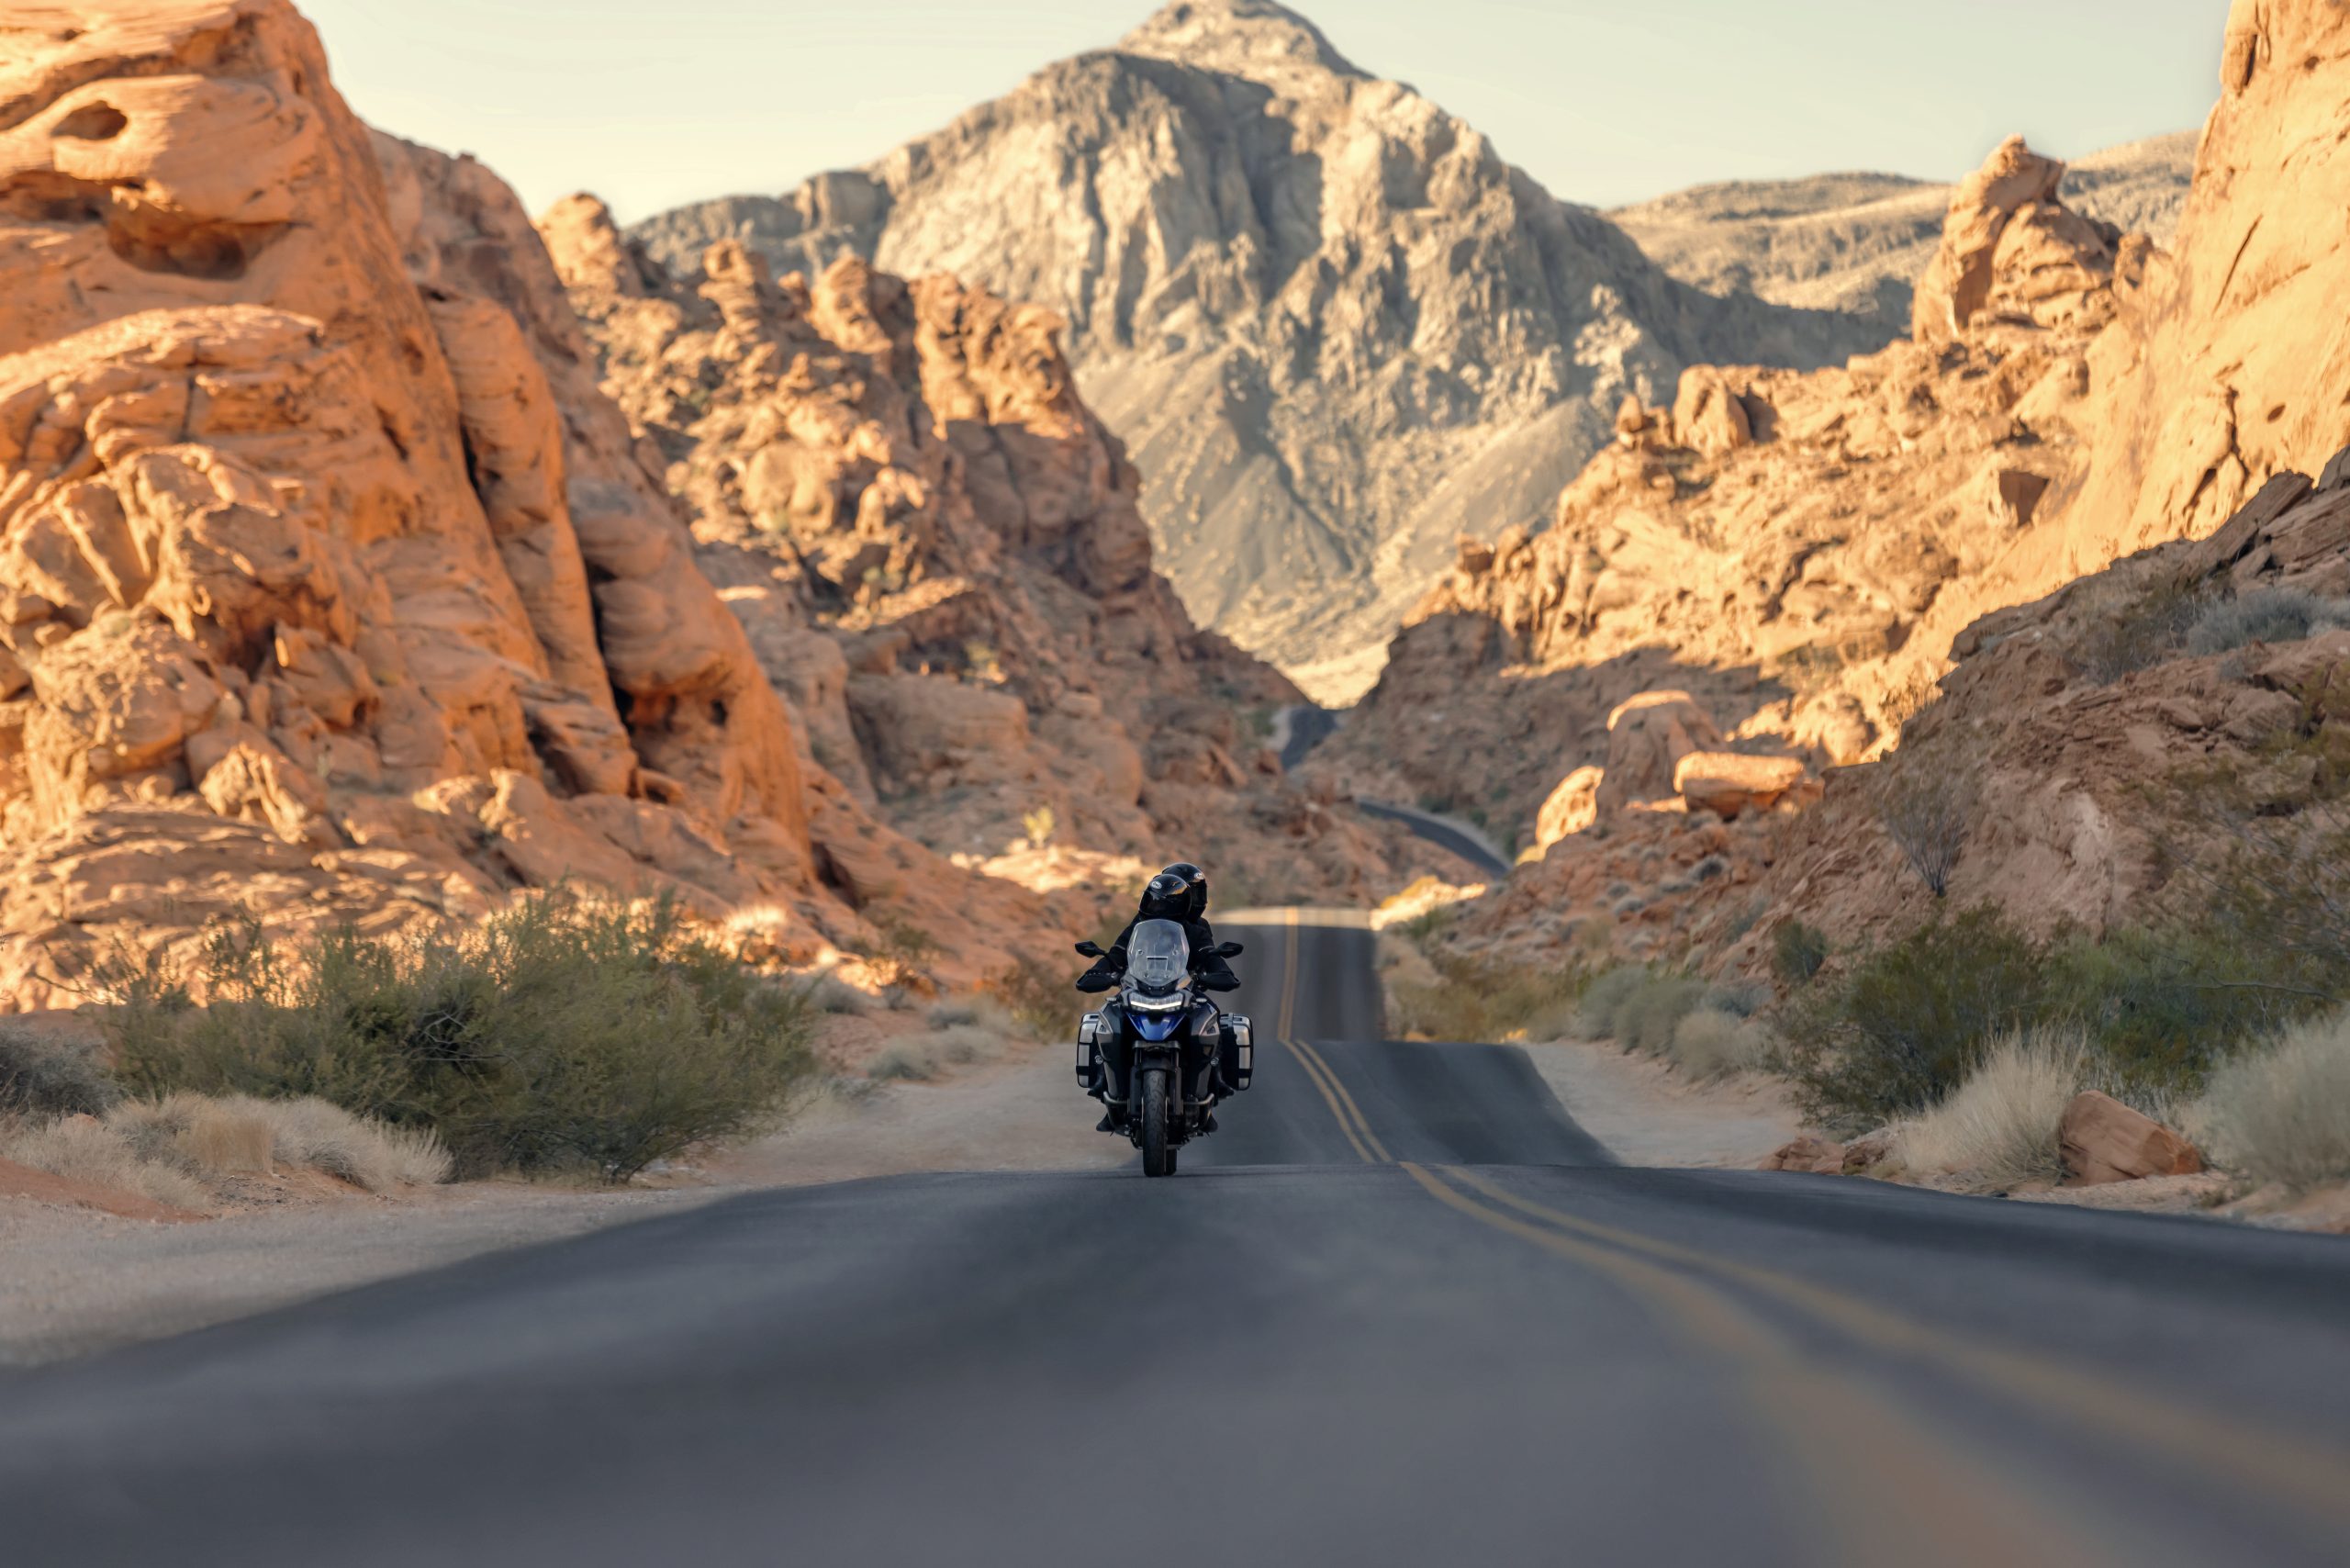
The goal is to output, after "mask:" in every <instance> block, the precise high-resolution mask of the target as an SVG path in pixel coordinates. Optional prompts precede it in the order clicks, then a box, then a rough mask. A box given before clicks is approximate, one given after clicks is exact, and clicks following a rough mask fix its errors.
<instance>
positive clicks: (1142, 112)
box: [632, 0, 1885, 700]
mask: <svg viewBox="0 0 2350 1568" xmlns="http://www.w3.org/2000/svg"><path fill="white" fill-rule="evenodd" d="M632 232H633V233H634V234H635V235H636V236H637V237H638V238H640V239H642V240H643V241H644V242H645V244H646V246H647V248H648V250H649V251H650V252H652V253H653V254H654V256H655V258H656V259H658V260H660V261H662V262H663V263H666V264H667V265H668V266H670V267H671V268H672V269H673V270H676V271H677V272H679V273H680V274H685V275H690V274H691V273H692V272H693V270H694V268H695V267H696V265H697V264H698V262H699V256H700V254H701V252H703V250H704V249H705V248H706V247H708V246H709V245H710V244H711V243H713V242H715V241H722V240H733V241H739V242H740V243H742V244H743V245H744V246H745V247H746V248H747V249H749V250H751V251H754V252H757V253H759V254H760V255H762V256H763V257H765V258H766V259H767V262H768V263H769V264H770V265H771V267H772V268H773V270H774V271H775V273H776V274H778V275H784V274H789V273H794V272H797V273H800V274H803V275H805V276H808V277H814V276H816V275H818V274H821V273H822V271H823V269H824V268H825V267H826V266H827V265H829V264H831V263H833V262H834V261H835V260H837V259H838V258H840V257H842V256H844V255H850V254H854V255H857V256H860V257H865V258H867V259H869V260H871V261H872V262H874V263H875V264H877V265H878V266H881V267H884V268H886V269H888V270H890V271H891V272H896V273H900V274H906V275H909V276H915V275H920V274H926V273H931V272H946V273H950V274H955V275H957V276H959V277H963V278H965V279H967V280H968V281H970V282H972V283H974V284H976V285H979V286H984V287H986V288H988V289H990V290H991V291H992V292H994V293H996V294H998V295H1001V296H1002V297H1006V298H1015V299H1024V300H1031V301H1035V302H1037V303H1039V304H1042V305H1045V306H1046V307H1048V308H1051V309H1053V310H1055V311H1057V312H1058V313H1059V314H1060V315H1061V316H1062V317H1063V318H1064V319H1065V320H1066V321H1067V323H1068V331H1069V352H1070V359H1071V363H1072V364H1073V365H1074V367H1075V370H1076V373H1077V375H1078V377H1079V380H1080V384H1081V386H1083V388H1084V391H1085V394H1086V397H1087V398H1088V400H1089V401H1090V402H1091V404H1092V406H1093V407H1094V408H1095V409H1097V410H1098V411H1099V412H1100V413H1101V415H1102V418H1103V420H1105V421H1106V422H1107V423H1108V424H1109V425H1110V427H1111V428H1112V429H1113V430H1116V431H1119V432H1120V434H1121V435H1122V436H1124V437H1125V441H1126V443H1127V445H1128V446H1129V448H1130V449H1131V451H1132V453H1133V454H1134V460H1135V463H1136V466H1137V467H1138V468H1139V469H1140V471H1141V473H1142V475H1143V477H1144V480H1145V482H1146V494H1147V498H1148V499H1147V503H1146V508H1145V510H1146V515H1147V518H1148V521H1149V522H1150V526H1151V530H1152V532H1153V535H1154V537H1155V539H1156V540H1157V542H1158V547H1159V552H1160V558H1161V559H1162V560H1163V561H1164V562H1165V563H1166V564H1167V569H1168V572H1169V576H1170V577H1171V578H1172V579H1173V581H1174V582H1175V584H1176V587H1177V588H1178V589H1179V590H1180V592H1181V595H1182V597H1183V599H1184V602H1185V603H1186V604H1187V605H1189V606H1190V607H1191V609H1192V613H1193V614H1194V615H1195V616H1196V617H1198V618H1199V619H1200V620H1202V621H1203V622H1205V623H1207V624H1209V625H1212V626H1214V628H1215V629H1217V630H1218V631H1221V632H1223V633H1226V634H1228V635H1230V636H1231V637H1233V638H1234V639H1235V640H1236V641H1237V642H1238V643H1239V644H1242V645H1244V646H1246V647H1248V648H1250V649H1252V650H1255V651H1257V652H1259V653H1260V654H1263V655H1267V656H1269V657H1270V658H1272V659H1274V660H1275V661H1276V662H1277V663H1279V664H1281V666H1283V667H1284V668H1285V669H1287V670H1288V671H1289V672H1290V673H1291V674H1292V676H1294V677H1296V678H1298V679H1299V680H1300V681H1301V682H1302V683H1303V684H1304V685H1305V686H1307V687H1308V688H1309V689H1312V690H1313V691H1314V692H1315V693H1316V695H1318V696H1320V697H1323V698H1326V699H1333V700H1345V699H1349V698H1351V697H1352V696H1353V695H1355V694H1357V693H1359V692H1360V690H1361V689H1363V688H1364V687H1365V686H1366V685H1367V684H1368V683H1369V681H1370V679H1371V677H1372V675H1373V674H1375V671H1376V668H1377V663H1378V655H1379V649H1380V647H1381V645H1382V644H1384V642H1385V640H1386V637H1387V635H1388V633H1390V632H1391V631H1392V630H1393V626H1394V625H1395V622H1396V621H1397V619H1398V617H1399V616H1400V614H1401V612H1402V611H1403V610H1404V608H1405V607H1407V606H1408V605H1409V604H1410V603H1411V601H1412V600H1413V599H1415V598H1416V597H1417V595H1418V594H1419V593H1420V592H1421V591H1422V590H1423V589H1424V588H1425V587H1426V585H1427V581H1428V579H1429V578H1430V577H1432V576H1433V575H1434V574H1435V573H1437V572H1438V571H1440V570H1441V568H1442V566H1443V562H1444V560H1445V559H1446V557H1447V555H1448V554H1449V550H1450V548H1451V541H1452V538H1453V536H1454V534H1455V533H1457V532H1459V529H1460V523H1461V521H1462V520H1463V519H1469V518H1494V517H1505V518H1510V517H1527V518H1531V517H1534V516H1537V515H1539V512H1540V511H1541V510H1542V509H1543V508H1544V507H1545V506H1546V505H1547V504H1548V501H1549V498H1550V497H1551V496H1553V495H1555V494H1556V493H1557V491H1558V489H1559V487H1560V486H1561V485H1562V484H1564V483H1565V481H1566V480H1567V479H1568V478H1570V477H1572V475H1573V473H1574V471H1575V470H1576V469H1577V468H1578V467H1580V466H1581V465H1582V463H1583V460H1584V459H1585V458H1586V457H1588V456H1589V455H1590V454H1591V453H1592V452H1593V451H1595V449H1596V448H1597V447H1598V446H1599V445H1600V444H1602V443H1603V442H1605V441H1606V439H1607V436H1608V432H1609V422H1608V421H1609V418H1610V414H1611V412H1612V410H1613V409H1614V408H1615V406H1616V405H1617V403H1618V402H1619V401H1620V400H1621V399H1622V398H1624V397H1625V396H1626V395H1628V394H1630V395H1636V396H1639V397H1641V398H1646V399H1649V400H1651V401H1653V400H1655V399H1656V398H1659V397H1661V396H1662V395H1663V391H1664V389H1665V388H1668V387H1669V386H1671V385H1672V383H1673V377H1674V376H1675V375H1677V374H1678V372H1679V371H1680V369H1681V367H1682V366H1683V365H1684V364H1689V363H1692V362H1695V361H1701V360H1709V359H1722V358H1736V359H1740V360H1742V361H1749V362H1757V363H1763V364H1785V365H1798V366H1809V365H1818V364H1830V363H1837V362H1841V360H1842V359H1843V358H1844V357H1845V356H1846V355H1847V354H1849V353H1853V352H1857V351H1860V350H1863V349H1868V348H1874V347H1876V346H1879V345H1880V344H1881V343H1882V342H1883V341H1884V337H1885V333H1884V331H1883V330H1882V329H1881V328H1880V327H1877V326H1874V325H1873V324H1871V323H1869V322H1866V321H1861V320H1855V319H1852V317H1851V316H1849V315H1847V314H1845V313H1842V312H1839V311H1814V310H1803V309H1796V308H1785V307H1779V306H1774V305H1770V304H1768V303H1765V302H1763V301H1761V300H1757V299H1754V298H1751V297H1743V296H1740V297H1728V298H1725V297H1717V296H1714V295H1711V294H1707V293H1706V292H1705V291H1703V290H1701V289H1697V288H1693V287H1690V286H1686V285H1684V284H1682V283H1680V282H1678V281H1676V280H1675V279H1673V278H1672V277H1671V276H1668V275H1667V274H1665V273H1664V272H1663V271H1662V270H1661V269H1659V268H1658V267H1657V266H1656V265H1654V264H1653V263H1651V262H1650V261H1649V260H1648V259H1647V258H1646V257H1644V256H1643V255H1642V254H1641V253H1640V252H1639V248H1638V247H1637V246H1635V245H1634V244H1633V243H1631V241H1629V240H1628V239H1627V238H1626V236H1625V234H1624V233H1623V231H1622V230H1619V229H1617V227H1615V226H1614V225H1613V224H1611V223H1609V222H1608V221H1607V220H1606V219H1605V218H1602V217H1600V216H1599V215H1597V214H1596V213H1594V212H1592V211H1589V210H1588V209H1585V208H1582V207H1574V206H1572V205H1570V204H1567V203H1564V202H1561V201H1560V200H1558V199H1557V198H1555V197H1553V196H1551V195H1550V193H1548V192H1546V191H1544V190H1543V189H1542V188H1541V187H1540V186H1539V185H1537V184H1535V182H1534V181H1532V180H1531V179H1529V178H1528V177H1527V175H1526V174H1524V173H1523V172H1522V171H1519V170H1517V169H1516V168H1514V167H1512V166H1511V165H1510V164H1509V163H1508V162H1505V159H1504V158H1503V157H1502V155H1501V153H1500V152H1499V151H1497V150H1496V149H1495V148H1494V147H1493V145H1492V144H1491V143H1490V142H1488V141H1487V140H1485V138H1483V136H1482V135H1480V134H1479V133H1478V132H1477V131H1476V130H1475V129H1473V128H1472V127H1470V126H1468V125H1466V124H1464V123H1463V122H1461V121H1460V120H1459V119H1457V118H1454V117H1452V116H1450V115H1449V114H1447V113H1445V112H1444V111H1443V110H1442V109H1441V108H1439V107H1438V106H1436V105H1435V104H1433V103H1431V102H1429V101H1428V100H1427V99H1426V98H1424V97H1422V96H1421V95H1418V94H1417V93H1416V92H1414V91H1413V90H1412V89H1411V88H1409V87H1407V86H1404V85H1403V84H1399V83H1395V82H1392V81H1387V80H1383V79H1382V78H1380V77H1377V76H1374V75H1371V74H1370V73H1366V72H1363V71H1361V70H1359V69H1357V68H1356V67H1355V66H1354V65H1352V64H1350V63H1349V62H1348V61H1347V60H1345V59H1344V58H1343V57H1341V56H1340V55H1339V54H1338V53H1337V50H1335V49H1334V48H1333V47H1332V46H1331V44H1330V43H1329V41H1328V40H1327V39H1326V38H1324V36H1323V35H1322V34H1321V33H1320V32H1319V31H1318V30H1316V29H1315V28H1314V27H1313V25H1312V24H1310V23H1309V22H1307V21H1305V20H1304V18H1303V17H1299V16H1297V15H1295V14H1293V13H1292V12H1290V11H1287V10H1285V9H1283V8H1281V6H1277V5H1273V4H1271V3H1270V0H1179V3H1177V4H1172V5H1169V6H1166V7H1165V8H1163V9H1162V10H1160V11H1159V12H1158V13H1157V14H1156V15H1155V16H1153V17H1150V18H1149V19H1148V20H1147V21H1146V22H1145V23H1144V24H1143V25H1142V26H1141V27H1139V28H1136V30H1135V31H1134V32H1132V33H1131V34H1129V35H1128V36H1127V37H1126V38H1125V39H1122V40H1121V41H1120V42H1119V43H1118V44H1117V45H1116V46H1115V47H1113V48H1112V49H1108V50H1100V51H1097V52H1094V53H1090V54H1085V55H1080V56H1079V57H1077V58H1075V59H1071V60H1067V61H1063V62H1058V63H1057V64H1054V65H1051V66H1048V67H1046V69H1044V70H1043V71H1041V72H1039V73H1036V74H1035V76H1033V77H1031V78H1030V79H1029V80H1028V81H1026V82H1025V83H1024V84H1022V85H1021V86H1019V87H1018V88H1016V89H1015V90H1013V92H1012V93H1011V94H1009V95H1006V96H1004V97H1002V98H1001V99H998V100H996V101H995V102H992V103H990V104H986V105H982V106H979V107H978V108H975V109H973V110H971V111H970V112H969V113H968V114H966V115H964V116H963V117H962V118H960V119H958V120H957V121H956V122H955V123H954V124H953V125H950V126H948V127H947V128H946V129H944V130H941V131H939V132H936V133H935V134H934V135H931V136H928V137H925V138H923V139H922V140H918V141H915V142H912V143H909V144H908V145H906V146H904V147H901V148H900V149H898V150H897V151H893V152H890V153H889V154H887V155H886V156H884V157H882V158H880V159H878V160H877V161H876V162H873V163H870V164H868V165H867V166H866V167H864V168H862V169H859V170H854V171H847V172H842V173H835V174H824V175H820V176H818V177H817V178H815V179H813V180H811V181H809V182H808V183H807V184H806V185H802V186H801V187H800V188H799V189H798V190H796V191H793V192H791V193H790V194H789V195H787V196H779V197H765V196H744V197H735V198H731V199H728V200H724V201H720V202H712V203H706V204H702V205H700V206H698V207H688V208H684V209H681V210H678V211H677V212H672V213H668V214H665V215H662V216H660V217H658V218H653V219H650V220H648V221H647V222H645V223H643V224H642V225H640V226H638V227H637V228H636V229H635V230H633V231H632Z"/></svg>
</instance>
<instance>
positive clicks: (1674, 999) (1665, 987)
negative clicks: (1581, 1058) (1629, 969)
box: [1616, 974, 1706, 1057]
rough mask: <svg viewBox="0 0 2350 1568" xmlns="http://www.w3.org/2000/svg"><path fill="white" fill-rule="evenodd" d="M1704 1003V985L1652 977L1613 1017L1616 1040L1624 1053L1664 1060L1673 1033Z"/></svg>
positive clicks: (1674, 977)
mask: <svg viewBox="0 0 2350 1568" xmlns="http://www.w3.org/2000/svg"><path fill="white" fill-rule="evenodd" d="M1705 999H1706V982H1705V981H1703V980H1692V979H1690V978H1688V977H1687V976H1684V975H1673V974H1664V975H1655V976H1651V978H1650V979H1649V980H1648V982H1647V983H1646V984H1644V985H1642V986H1641V987H1640V988H1639V990H1638V991H1634V992H1632V994H1631V995H1630V996H1628V997H1627V998H1626V999H1625V1001H1624V1005H1623V1006H1622V1007H1621V1008H1619V1009H1617V1014H1616V1039H1617V1043H1618V1044H1620V1045H1621V1046H1622V1047H1624V1048H1625V1049H1626V1050H1630V1051H1644V1052H1646V1053H1647V1054H1648V1055H1650V1056H1660V1057H1661V1056H1665V1055H1667V1054H1669V1053H1670V1052H1671V1050H1672V1049H1673V1030H1674V1029H1676V1028H1678V1027H1679V1026H1680V1024H1681V1020H1682V1019H1683V1018H1684V1017H1686V1016H1687V1015H1688V1014H1691V1013H1693V1012H1695V1010H1696V1007H1697V1004H1698V1003H1699V1002H1703V1001H1704V1000H1705Z"/></svg>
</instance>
